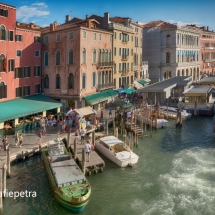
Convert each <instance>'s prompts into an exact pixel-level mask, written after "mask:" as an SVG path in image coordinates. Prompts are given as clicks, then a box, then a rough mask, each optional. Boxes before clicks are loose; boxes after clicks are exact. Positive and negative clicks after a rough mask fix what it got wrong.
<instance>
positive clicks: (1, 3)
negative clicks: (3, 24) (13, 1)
mask: <svg viewBox="0 0 215 215" xmlns="http://www.w3.org/2000/svg"><path fill="white" fill-rule="evenodd" d="M0 5H3V6H8V7H13V8H15V9H16V6H13V5H10V4H5V3H3V2H0Z"/></svg>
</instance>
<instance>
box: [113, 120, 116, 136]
mask: <svg viewBox="0 0 215 215" xmlns="http://www.w3.org/2000/svg"><path fill="white" fill-rule="evenodd" d="M115 127H116V125H115V118H113V136H116V134H115V132H116V131H115Z"/></svg>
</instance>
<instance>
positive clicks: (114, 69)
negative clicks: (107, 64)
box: [113, 64, 116, 73]
mask: <svg viewBox="0 0 215 215" xmlns="http://www.w3.org/2000/svg"><path fill="white" fill-rule="evenodd" d="M113 71H114V72H115V73H116V64H114V67H113Z"/></svg>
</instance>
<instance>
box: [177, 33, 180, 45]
mask: <svg viewBox="0 0 215 215" xmlns="http://www.w3.org/2000/svg"><path fill="white" fill-rule="evenodd" d="M177 44H180V35H179V34H177Z"/></svg>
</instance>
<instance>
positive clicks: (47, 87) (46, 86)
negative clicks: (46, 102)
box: [43, 75, 49, 89]
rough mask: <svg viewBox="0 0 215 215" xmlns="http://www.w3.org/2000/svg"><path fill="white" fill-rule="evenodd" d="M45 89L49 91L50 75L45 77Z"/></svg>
mask: <svg viewBox="0 0 215 215" xmlns="http://www.w3.org/2000/svg"><path fill="white" fill-rule="evenodd" d="M43 88H44V89H49V76H48V75H45V77H44V79H43Z"/></svg>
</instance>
